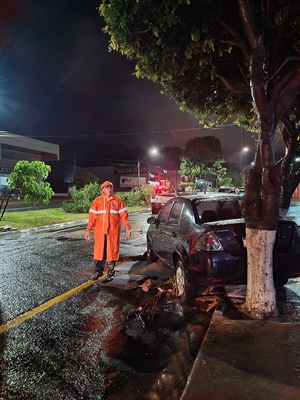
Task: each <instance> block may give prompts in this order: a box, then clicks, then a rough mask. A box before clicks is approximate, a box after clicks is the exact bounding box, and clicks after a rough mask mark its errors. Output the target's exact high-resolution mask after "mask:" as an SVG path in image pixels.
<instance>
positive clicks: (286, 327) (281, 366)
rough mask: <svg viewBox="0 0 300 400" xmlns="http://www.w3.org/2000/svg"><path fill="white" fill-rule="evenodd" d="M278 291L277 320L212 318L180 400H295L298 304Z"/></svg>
mask: <svg viewBox="0 0 300 400" xmlns="http://www.w3.org/2000/svg"><path fill="white" fill-rule="evenodd" d="M280 291H281V293H280ZM280 291H279V293H277V298H278V305H279V308H281V315H280V317H278V318H273V319H268V320H263V321H257V320H250V319H236V317H237V315H230V313H229V312H228V313H226V309H225V311H224V312H223V311H222V309H220V308H219V309H217V310H216V311H215V312H214V314H213V317H212V320H211V323H210V326H209V329H208V331H207V333H206V336H205V338H204V341H203V343H202V345H201V348H200V351H199V353H198V356H197V358H196V360H195V363H194V366H193V369H192V372H191V374H190V376H189V379H188V382H187V385H186V388H185V390H184V392H183V394H182V397H181V400H203V399H207V400H235V399H236V400H240V399H241V400H299V399H300V317H299V316H297V315H295V314H294V313H293V306H294V305H296V306H297V307H298V312H299V300H300V299H299V297H298V296H296V297H295V296H293V294H292V293H293V292H292V291H290V292H291V293H288V292H289V289H286V290H284V289H283V288H281V289H280ZM283 291H285V292H286V293H285V294H284V293H283ZM285 296H286V297H285ZM287 307H288V308H287ZM284 312H287V313H286V314H284ZM298 315H299V313H298Z"/></svg>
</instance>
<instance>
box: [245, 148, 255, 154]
mask: <svg viewBox="0 0 300 400" xmlns="http://www.w3.org/2000/svg"><path fill="white" fill-rule="evenodd" d="M243 151H244V152H245V153H247V152H248V151H250V153H252V154H255V153H254V152H253V151H252V150H250V149H249V147H244V148H243Z"/></svg>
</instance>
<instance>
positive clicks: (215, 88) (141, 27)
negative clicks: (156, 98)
mask: <svg viewBox="0 0 300 400" xmlns="http://www.w3.org/2000/svg"><path fill="white" fill-rule="evenodd" d="M241 10H243V17H241V14H240V11H241ZM99 13H100V15H101V16H103V17H104V20H105V22H106V26H105V28H104V31H105V32H106V33H109V35H110V38H111V39H110V45H109V47H110V50H117V51H119V52H121V53H122V54H124V55H125V56H126V57H127V58H128V59H130V60H136V76H137V77H141V78H148V79H150V80H152V81H154V82H157V83H160V84H161V85H162V86H163V88H164V93H166V94H167V95H168V96H169V97H171V98H173V99H175V101H176V102H177V103H178V104H179V105H180V108H181V109H183V110H187V111H189V112H192V113H193V114H195V115H196V117H198V118H199V120H200V122H202V123H204V124H205V125H211V124H219V123H222V122H224V121H225V120H226V119H227V118H228V117H230V116H238V123H240V124H243V126H245V127H246V128H247V129H249V128H250V127H252V128H253V124H254V121H255V120H256V118H255V115H254V109H253V98H252V95H251V85H250V75H251V71H250V61H251V50H250V47H251V48H252V49H254V48H258V47H259V40H260V39H259V38H263V40H264V46H265V47H266V58H265V59H264V60H262V62H263V65H262V68H263V69H264V74H265V85H266V91H267V92H269V96H271V95H272V94H274V96H276V97H278V96H280V97H284V96H285V95H286V94H287V93H288V92H289V94H290V95H292V96H293V94H292V93H291V90H293V82H292V81H289V80H287V79H286V78H287V76H289V79H290V78H291V75H292V74H293V73H296V71H297V69H298V67H297V65H298V62H299V54H300V2H298V1H292V0H274V1H272V2H270V1H267V0H252V1H251V2H246V1H245V0H226V1H224V0H197V1H196V0H160V1H157V0H147V1H141V0H140V1H139V0H127V1H124V0H102V2H101V4H100V6H99ZM245 21H246V23H247V30H248V31H247V30H246V29H244V25H243V24H244V23H245ZM278 83H280V85H281V86H280V88H279V90H277V88H276V86H277V85H278ZM298 89H299V88H297V89H296V90H298ZM275 101H276V98H274V103H275ZM286 106H287V103H286V102H284V101H283V100H282V103H281V102H278V104H276V107H277V108H278V113H279V114H280V115H281V113H282V111H283V108H282V107H286Z"/></svg>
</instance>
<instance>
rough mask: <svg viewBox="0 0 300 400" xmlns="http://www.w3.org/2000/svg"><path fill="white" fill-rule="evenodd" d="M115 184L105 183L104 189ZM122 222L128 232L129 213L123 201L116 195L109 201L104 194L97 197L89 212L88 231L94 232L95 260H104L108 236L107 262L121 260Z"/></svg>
mask: <svg viewBox="0 0 300 400" xmlns="http://www.w3.org/2000/svg"><path fill="white" fill-rule="evenodd" d="M108 185H112V186H113V184H112V183H111V182H109V181H105V182H104V183H103V184H102V186H101V192H102V189H103V187H105V186H108ZM121 221H122V223H123V225H124V227H125V229H126V230H130V225H129V223H128V211H127V208H126V206H125V203H124V202H123V200H122V199H121V198H120V197H118V196H115V195H114V194H113V195H111V196H110V197H109V199H107V198H106V197H105V196H104V195H103V194H102V195H101V196H99V197H96V198H95V200H94V201H93V203H92V204H91V208H90V211H89V221H88V227H87V231H88V232H90V231H91V230H92V229H95V230H94V259H95V260H99V261H101V260H103V255H104V235H106V260H107V261H108V262H111V261H117V260H118V259H119V248H120V230H121Z"/></svg>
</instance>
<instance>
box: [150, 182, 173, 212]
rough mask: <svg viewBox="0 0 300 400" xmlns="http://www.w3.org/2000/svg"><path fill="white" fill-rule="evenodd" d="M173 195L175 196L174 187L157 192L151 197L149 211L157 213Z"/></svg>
mask: <svg viewBox="0 0 300 400" xmlns="http://www.w3.org/2000/svg"><path fill="white" fill-rule="evenodd" d="M174 196H177V194H176V191H175V189H173V188H170V189H169V190H166V191H162V192H158V193H156V194H155V195H153V196H152V198H151V212H152V214H158V213H159V211H160V210H161V209H162V207H163V205H164V204H166V203H167V201H169V200H170V199H172V198H173V197H174Z"/></svg>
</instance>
